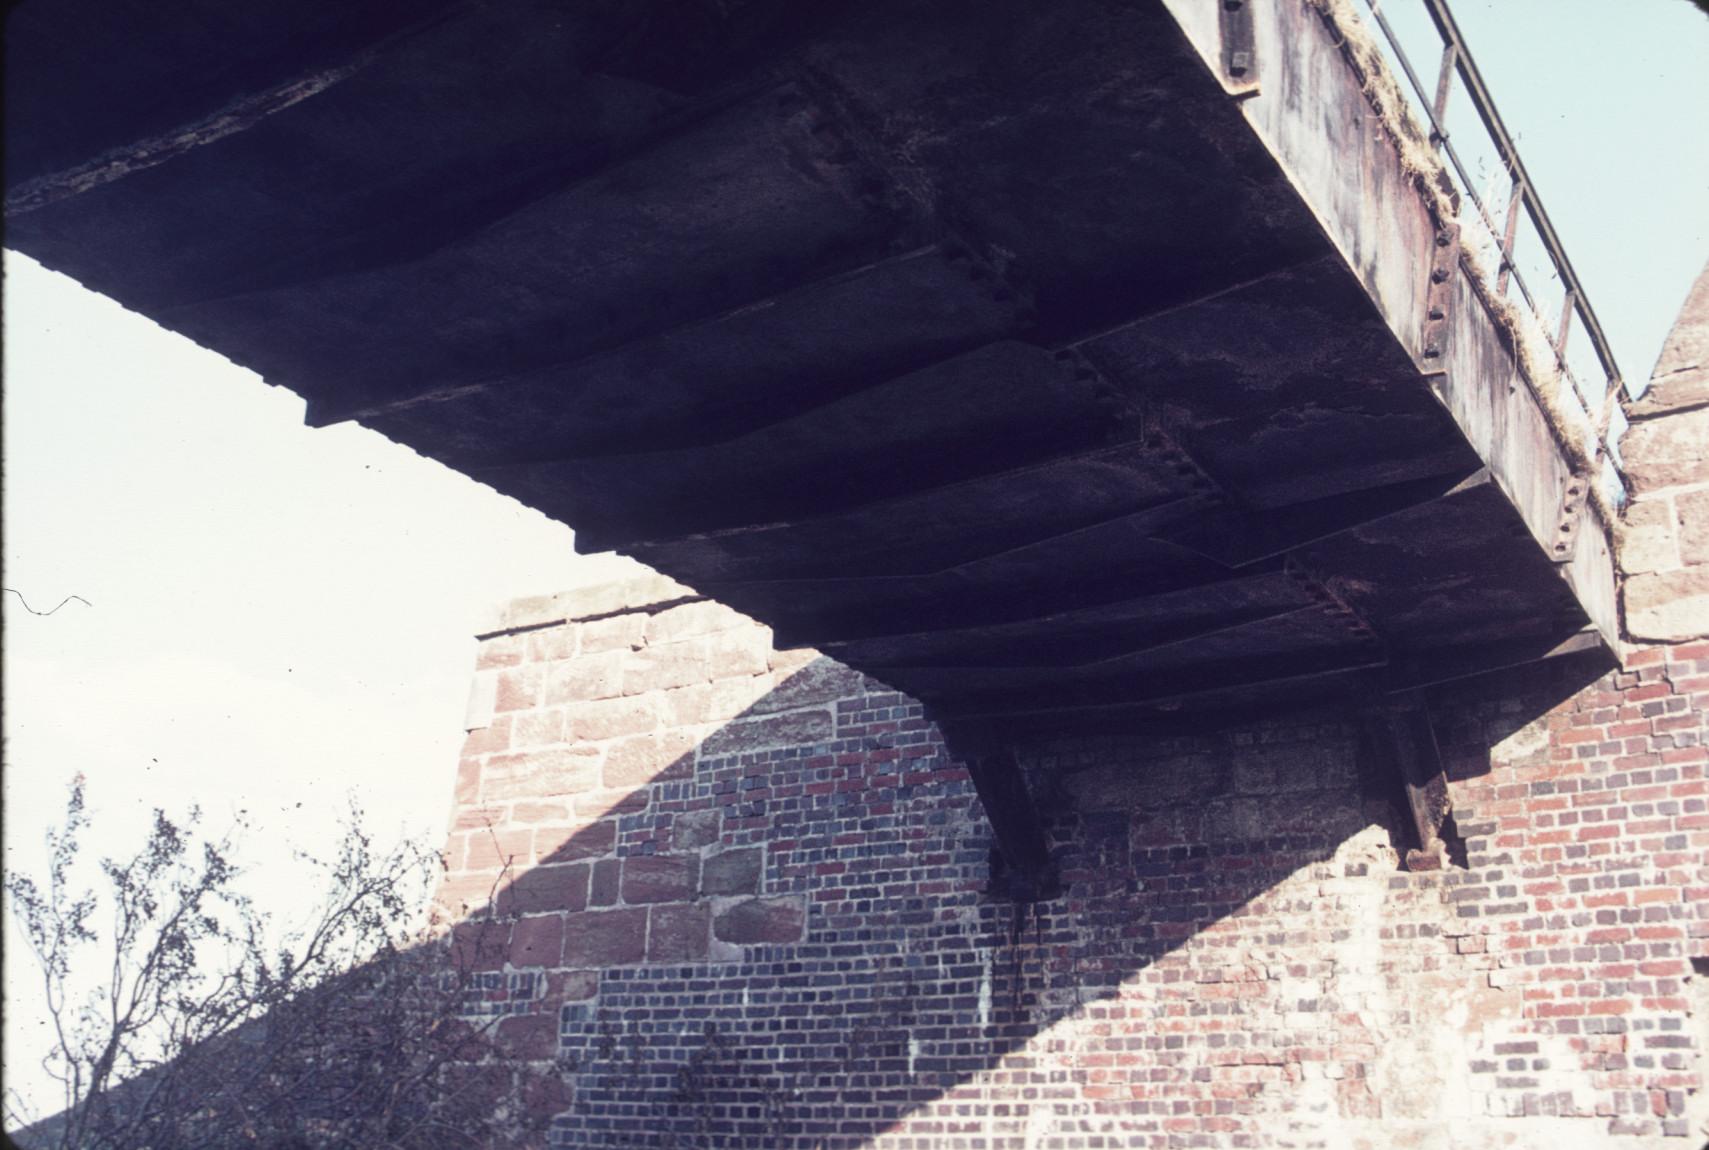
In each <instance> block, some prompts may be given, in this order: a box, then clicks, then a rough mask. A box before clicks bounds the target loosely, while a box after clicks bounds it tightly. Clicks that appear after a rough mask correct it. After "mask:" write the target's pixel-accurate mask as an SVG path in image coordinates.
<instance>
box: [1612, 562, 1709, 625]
mask: <svg viewBox="0 0 1709 1150" xmlns="http://www.w3.org/2000/svg"><path fill="white" fill-rule="evenodd" d="M1625 596H1626V629H1627V630H1628V631H1629V632H1630V633H1631V635H1632V637H1633V638H1634V639H1639V640H1645V641H1651V642H1671V641H1677V640H1682V639H1695V638H1698V637H1700V636H1705V635H1709V567H1686V568H1684V569H1682V570H1679V571H1666V572H1662V573H1660V574H1655V575H1638V576H1635V577H1633V578H1631V579H1628V580H1626V587H1625Z"/></svg>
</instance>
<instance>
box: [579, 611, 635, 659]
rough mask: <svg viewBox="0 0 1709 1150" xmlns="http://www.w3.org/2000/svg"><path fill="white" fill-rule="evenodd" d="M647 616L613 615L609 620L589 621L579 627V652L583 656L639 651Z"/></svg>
mask: <svg viewBox="0 0 1709 1150" xmlns="http://www.w3.org/2000/svg"><path fill="white" fill-rule="evenodd" d="M646 629H647V616H645V615H613V616H611V617H610V618H609V619H590V620H588V621H587V622H586V623H583V624H581V625H580V627H579V629H578V634H579V637H580V644H581V645H580V650H581V653H582V654H584V655H590V654H595V653H597V652H600V651H634V650H639V649H640V648H641V647H642V645H643V644H644V642H645V634H646Z"/></svg>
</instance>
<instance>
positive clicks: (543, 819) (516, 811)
mask: <svg viewBox="0 0 1709 1150" xmlns="http://www.w3.org/2000/svg"><path fill="white" fill-rule="evenodd" d="M569 820H570V804H569V803H567V802H556V803H527V802H522V803H516V804H514V805H513V806H512V807H511V808H510V822H511V823H512V825H519V826H536V825H538V824H540V823H565V822H568V821H569Z"/></svg>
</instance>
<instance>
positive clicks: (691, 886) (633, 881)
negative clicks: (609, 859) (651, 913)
mask: <svg viewBox="0 0 1709 1150" xmlns="http://www.w3.org/2000/svg"><path fill="white" fill-rule="evenodd" d="M699 877H700V859H698V858H697V857H695V856H694V855H631V856H630V857H628V858H626V859H624V860H623V901H624V902H686V901H688V900H689V899H692V898H693V897H694V894H695V888H696V886H697V885H698V880H699Z"/></svg>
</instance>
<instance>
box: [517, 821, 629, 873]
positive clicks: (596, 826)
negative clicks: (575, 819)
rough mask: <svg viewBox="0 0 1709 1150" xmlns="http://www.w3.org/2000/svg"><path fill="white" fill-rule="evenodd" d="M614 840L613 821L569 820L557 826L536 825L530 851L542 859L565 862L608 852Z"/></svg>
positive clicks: (614, 844) (614, 829)
mask: <svg viewBox="0 0 1709 1150" xmlns="http://www.w3.org/2000/svg"><path fill="white" fill-rule="evenodd" d="M616 844H617V823H616V821H615V820H613V819H602V820H600V821H599V822H597V823H571V824H569V825H567V826H561V827H536V828H535V829H534V853H535V855H536V857H538V858H539V859H540V861H541V862H542V863H567V862H574V861H576V860H578V859H588V858H595V857H597V856H599V855H604V854H610V853H611V850H612V848H613V847H614V846H616Z"/></svg>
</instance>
